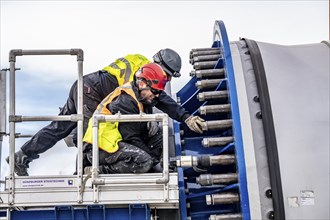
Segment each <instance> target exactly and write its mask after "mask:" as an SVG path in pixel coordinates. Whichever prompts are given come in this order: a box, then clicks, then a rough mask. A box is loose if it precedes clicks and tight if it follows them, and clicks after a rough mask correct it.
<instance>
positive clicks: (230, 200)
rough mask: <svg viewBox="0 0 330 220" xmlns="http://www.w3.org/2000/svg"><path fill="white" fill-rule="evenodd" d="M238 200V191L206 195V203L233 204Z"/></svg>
mask: <svg viewBox="0 0 330 220" xmlns="http://www.w3.org/2000/svg"><path fill="white" fill-rule="evenodd" d="M238 202H239V195H238V193H219V194H212V195H206V204H207V205H218V204H235V203H238Z"/></svg>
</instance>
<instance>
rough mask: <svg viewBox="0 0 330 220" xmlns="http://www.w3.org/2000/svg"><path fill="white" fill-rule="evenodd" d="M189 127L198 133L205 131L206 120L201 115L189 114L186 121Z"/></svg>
mask: <svg viewBox="0 0 330 220" xmlns="http://www.w3.org/2000/svg"><path fill="white" fill-rule="evenodd" d="M184 122H185V123H186V124H187V126H188V128H189V129H190V130H192V131H194V132H196V133H200V134H202V133H203V130H202V127H203V125H204V127H205V120H204V119H202V118H201V117H199V116H192V115H191V116H189V117H188V118H187V119H186V120H185V121H184Z"/></svg>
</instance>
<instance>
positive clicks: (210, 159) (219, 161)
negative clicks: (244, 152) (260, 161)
mask: <svg viewBox="0 0 330 220" xmlns="http://www.w3.org/2000/svg"><path fill="white" fill-rule="evenodd" d="M197 160H198V165H200V166H202V167H211V166H213V165H231V164H235V163H236V157H235V155H234V154H224V155H216V156H208V155H204V156H200V157H198V158H197Z"/></svg>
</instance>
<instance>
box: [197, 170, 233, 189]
mask: <svg viewBox="0 0 330 220" xmlns="http://www.w3.org/2000/svg"><path fill="white" fill-rule="evenodd" d="M237 180H238V175H237V173H227V174H201V175H200V176H199V177H196V183H198V184H200V185H202V186H211V185H213V184H228V183H234V182H237Z"/></svg>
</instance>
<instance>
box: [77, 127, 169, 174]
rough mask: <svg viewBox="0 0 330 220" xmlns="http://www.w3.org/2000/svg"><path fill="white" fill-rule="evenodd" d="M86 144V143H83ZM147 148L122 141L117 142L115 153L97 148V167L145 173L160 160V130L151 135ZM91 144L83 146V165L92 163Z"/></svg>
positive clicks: (110, 170)
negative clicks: (117, 147) (156, 133)
mask: <svg viewBox="0 0 330 220" xmlns="http://www.w3.org/2000/svg"><path fill="white" fill-rule="evenodd" d="M85 144H86V143H85ZM147 145H148V149H141V148H140V147H139V146H133V145H131V144H129V143H126V142H124V141H120V142H119V143H118V146H119V149H118V151H116V152H115V153H108V152H106V151H104V150H102V149H99V165H100V166H99V169H100V172H101V173H104V174H110V173H147V172H149V171H150V170H151V169H152V167H154V166H155V165H157V164H158V163H159V162H160V159H161V156H162V150H163V137H162V134H161V132H159V134H158V135H155V136H153V137H151V138H150V139H149V141H148V143H147ZM91 148H92V146H91V145H90V144H88V146H86V147H85V152H84V159H87V160H88V162H89V164H87V163H86V160H84V163H83V166H88V165H90V166H91V165H92V155H93V154H92V149H91Z"/></svg>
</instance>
